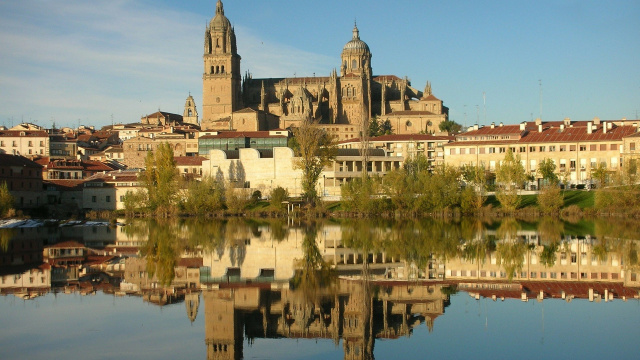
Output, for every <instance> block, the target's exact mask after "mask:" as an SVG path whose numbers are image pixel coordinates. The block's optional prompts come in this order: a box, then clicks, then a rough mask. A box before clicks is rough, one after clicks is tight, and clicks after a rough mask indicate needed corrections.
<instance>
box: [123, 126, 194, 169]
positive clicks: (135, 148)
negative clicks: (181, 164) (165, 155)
mask: <svg viewBox="0 0 640 360" xmlns="http://www.w3.org/2000/svg"><path fill="white" fill-rule="evenodd" d="M168 131H173V128H171V129H169V130H168ZM164 143H167V144H169V145H171V148H172V149H173V155H174V156H195V155H197V154H198V139H197V136H196V133H194V132H186V133H178V132H162V133H159V134H155V135H153V137H145V136H138V137H135V138H133V139H129V140H126V141H125V142H124V143H123V144H122V150H123V155H124V159H123V160H122V163H123V164H125V165H127V166H128V167H129V168H144V159H145V157H146V156H147V152H149V151H154V150H155V149H157V148H158V146H160V144H164Z"/></svg>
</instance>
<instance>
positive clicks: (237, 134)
mask: <svg viewBox="0 0 640 360" xmlns="http://www.w3.org/2000/svg"><path fill="white" fill-rule="evenodd" d="M284 137H286V136H284V135H270V134H269V131H220V132H219V133H218V135H204V136H200V139H232V138H284Z"/></svg>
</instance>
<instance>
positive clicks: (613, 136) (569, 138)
mask: <svg viewBox="0 0 640 360" xmlns="http://www.w3.org/2000/svg"><path fill="white" fill-rule="evenodd" d="M635 131H636V128H635V127H633V126H615V125H614V126H613V127H612V128H611V129H609V130H607V133H606V134H605V133H603V131H602V124H601V125H600V126H599V127H598V128H597V129H593V130H592V132H591V134H587V127H586V126H575V125H574V126H573V127H565V129H564V130H563V131H560V127H553V128H543V130H542V132H541V133H540V132H538V131H537V130H536V131H530V132H528V133H527V134H526V135H525V136H524V137H523V138H522V139H520V142H523V143H540V142H578V141H619V140H622V138H623V137H625V136H628V135H632V134H633V133H634V132H635Z"/></svg>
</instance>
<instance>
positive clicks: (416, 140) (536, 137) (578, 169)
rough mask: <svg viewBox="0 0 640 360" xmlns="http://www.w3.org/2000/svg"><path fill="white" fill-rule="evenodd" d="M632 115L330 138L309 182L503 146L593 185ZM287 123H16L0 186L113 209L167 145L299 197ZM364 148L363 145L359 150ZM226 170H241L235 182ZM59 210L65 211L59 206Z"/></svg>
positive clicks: (491, 159)
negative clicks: (243, 126) (209, 126)
mask: <svg viewBox="0 0 640 360" xmlns="http://www.w3.org/2000/svg"><path fill="white" fill-rule="evenodd" d="M639 125H640V120H631V121H630V120H625V119H621V120H607V121H604V120H600V119H598V118H594V119H592V120H589V121H571V120H570V119H564V120H562V121H550V122H542V121H539V120H538V121H536V122H534V123H527V122H523V123H521V124H518V125H503V124H491V125H489V126H478V125H474V126H473V127H469V128H467V129H466V130H465V131H462V132H459V133H455V134H453V133H452V134H448V133H436V134H389V135H380V136H375V137H371V138H368V139H367V141H366V142H363V141H362V140H361V138H359V137H358V138H353V139H348V140H341V141H339V142H337V149H338V150H337V154H336V156H335V158H334V159H333V160H332V163H331V164H329V165H327V166H325V167H324V169H323V171H322V174H321V176H320V181H319V183H318V184H317V187H318V189H319V190H320V193H321V194H322V196H324V197H339V196H340V194H341V191H340V189H341V185H342V184H345V183H347V182H349V181H351V180H352V179H355V178H359V177H361V176H362V173H363V169H366V170H367V171H368V173H370V174H375V175H378V176H381V177H384V175H385V174H386V173H388V172H389V171H391V170H393V169H398V168H401V167H402V166H403V164H404V162H405V161H406V160H407V159H412V158H415V157H416V156H424V158H425V159H427V161H428V163H429V166H430V167H435V166H439V165H447V166H454V167H462V166H465V165H480V166H482V167H483V168H485V169H486V170H488V171H495V169H496V164H499V163H500V161H502V160H503V159H504V156H505V153H506V152H507V150H509V149H510V150H511V151H512V152H513V153H515V154H518V155H519V156H520V159H521V162H522V165H523V166H524V168H525V170H526V172H527V173H528V174H531V175H532V177H533V180H531V181H529V183H528V184H527V186H528V187H529V188H530V189H535V188H536V187H538V185H539V182H540V180H541V176H540V175H539V173H538V172H537V171H536V170H537V165H538V164H540V162H541V161H543V160H544V159H551V160H553V161H554V163H555V164H556V165H557V168H556V172H557V173H558V175H559V176H563V177H564V178H565V179H566V182H567V184H568V185H569V186H572V187H576V186H584V185H589V186H590V185H592V184H593V185H595V184H596V180H595V177H594V176H593V172H594V170H595V169H596V168H598V167H599V166H604V167H606V169H607V171H608V172H616V171H619V170H620V169H622V168H623V167H624V166H625V165H626V164H630V163H632V162H635V161H637V159H638V157H639V156H638V155H639V152H638V150H640V146H639V145H640V131H639V129H640V127H639ZM291 138H292V132H291V130H290V129H272V130H259V129H256V130H253V131H250V130H246V131H241V130H201V129H200V127H199V126H198V125H195V124H190V123H185V122H183V117H182V116H180V115H177V114H172V113H166V112H156V113H154V114H150V115H149V116H145V117H144V118H143V119H141V121H140V122H139V123H131V124H126V125H123V124H116V125H113V126H105V127H103V128H102V129H95V128H93V127H84V126H80V127H78V128H76V129H71V128H60V129H56V128H51V129H45V128H42V127H39V126H36V125H34V124H20V125H17V126H14V127H12V128H10V129H2V130H0V168H1V170H0V183H2V182H5V183H6V184H7V187H8V189H9V191H10V193H11V194H12V195H13V198H14V201H15V206H16V208H18V209H23V210H28V209H37V208H50V209H51V211H54V210H55V211H58V212H60V211H61V210H62V209H68V213H73V212H74V211H78V210H80V211H89V210H120V209H123V207H124V205H123V201H124V196H125V195H126V193H127V192H130V191H136V190H137V189H140V188H141V186H140V183H139V181H138V174H139V173H140V172H142V171H144V158H145V156H146V153H147V152H149V151H154V149H157V147H158V146H159V145H160V144H164V143H167V144H169V145H170V146H171V148H172V149H173V151H174V155H175V163H176V167H177V171H178V172H179V173H180V174H181V176H182V177H184V178H185V179H188V180H189V181H198V180H200V179H202V178H203V177H207V176H211V177H217V178H220V174H222V175H223V178H224V180H226V181H235V182H241V183H239V184H238V187H243V188H247V189H251V190H252V191H254V190H259V191H261V192H262V193H264V194H267V193H269V192H270V190H272V189H274V188H276V187H283V188H285V189H286V190H287V191H288V192H289V194H291V195H292V196H296V195H299V194H300V193H301V179H302V172H301V170H300V169H295V168H294V166H293V164H294V161H295V155H294V152H293V150H291V149H290V148H288V147H287V144H288V142H289V140H290V139H291ZM363 146H367V147H368V149H369V151H367V152H366V153H365V152H363V151H362V148H363ZM230 168H242V169H243V172H242V176H241V179H240V177H238V174H234V173H230V172H229V169H230ZM61 214H64V212H61Z"/></svg>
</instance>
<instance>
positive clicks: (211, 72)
mask: <svg viewBox="0 0 640 360" xmlns="http://www.w3.org/2000/svg"><path fill="white" fill-rule="evenodd" d="M213 70H214V69H213V65H211V71H210V72H209V74H213V73H214V72H213Z"/></svg>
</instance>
